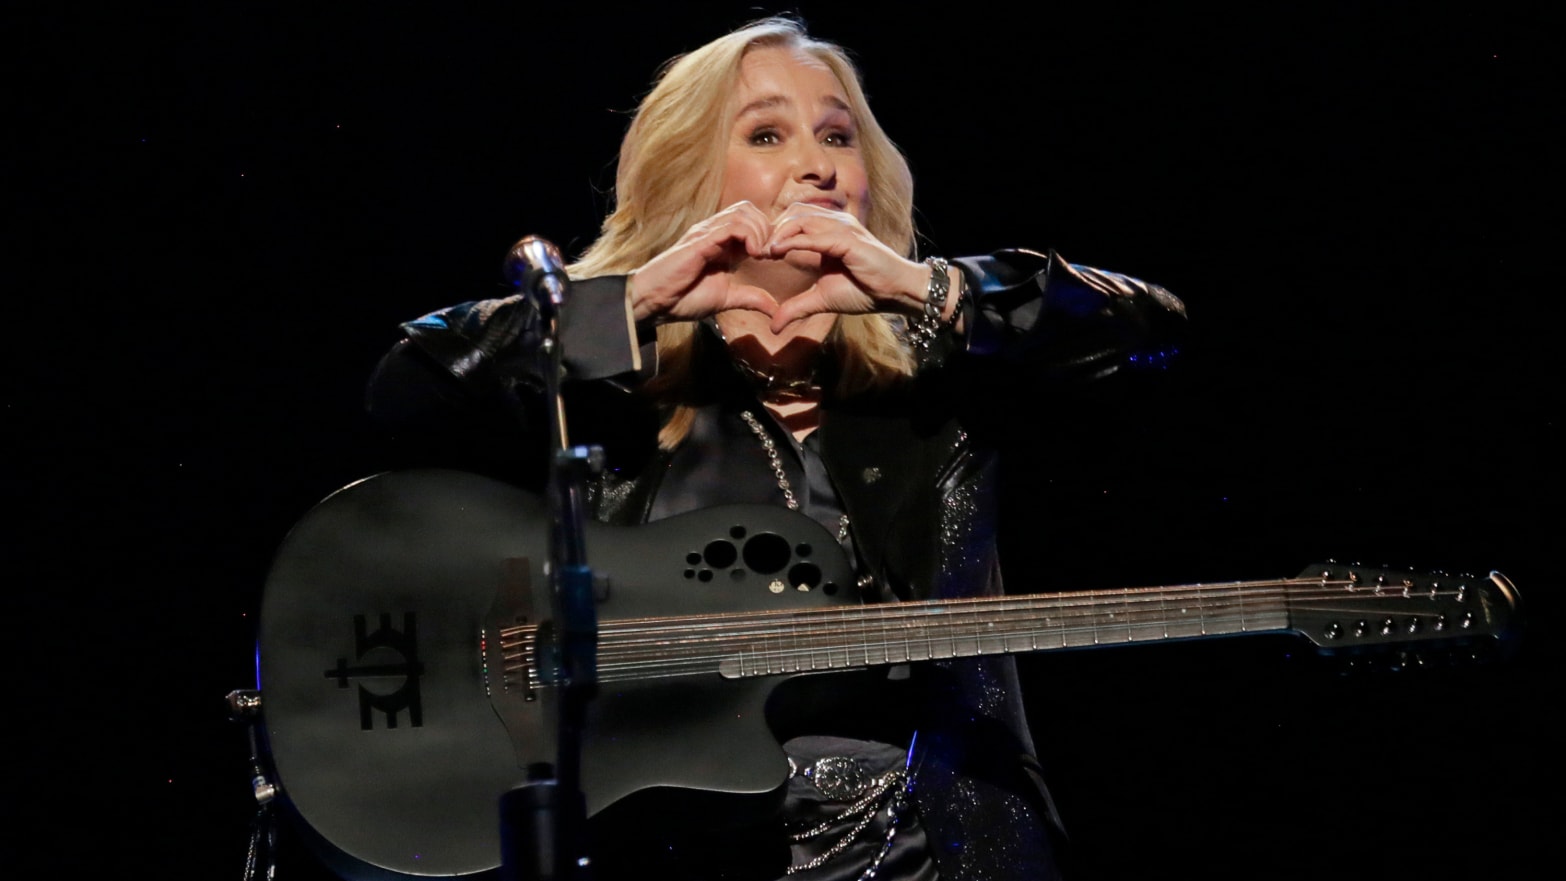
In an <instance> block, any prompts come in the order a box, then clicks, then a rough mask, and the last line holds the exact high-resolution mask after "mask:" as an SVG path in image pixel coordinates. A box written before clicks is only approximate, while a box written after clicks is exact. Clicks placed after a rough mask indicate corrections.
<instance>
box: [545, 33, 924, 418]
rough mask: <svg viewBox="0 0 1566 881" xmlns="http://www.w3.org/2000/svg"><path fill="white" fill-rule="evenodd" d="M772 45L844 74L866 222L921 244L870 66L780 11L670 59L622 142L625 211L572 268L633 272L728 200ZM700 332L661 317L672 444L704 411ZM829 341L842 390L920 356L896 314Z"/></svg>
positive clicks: (849, 323)
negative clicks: (695, 371) (726, 177)
mask: <svg viewBox="0 0 1566 881" xmlns="http://www.w3.org/2000/svg"><path fill="white" fill-rule="evenodd" d="M771 47H782V48H788V49H794V50H796V51H800V52H804V53H807V54H809V55H810V56H811V57H813V58H815V59H817V60H819V61H820V62H822V63H823V64H825V65H826V66H827V67H828V69H830V70H831V71H832V74H833V75H834V76H835V77H836V78H837V80H838V82H839V83H840V84H841V85H842V87H843V92H844V94H845V95H846V97H847V98H848V104H849V108H850V110H851V112H852V114H853V117H854V121H855V124H856V127H857V136H858V139H859V146H860V154H861V156H862V157H863V158H864V162H865V170H866V173H867V174H868V177H869V182H870V205H869V211H868V216H867V218H866V222H865V226H866V228H867V229H869V231H870V232H871V234H872V235H874V236H875V237H876V238H878V239H880V240H881V241H883V242H885V243H886V244H887V245H888V246H889V247H891V248H892V249H893V250H895V251H897V252H898V253H900V254H903V255H905V256H908V257H913V256H914V255H915V230H914V220H913V175H912V173H911V172H910V171H909V168H908V161H907V159H905V158H904V157H903V154H902V152H901V151H900V150H899V149H898V148H897V145H896V144H894V143H893V142H892V140H891V139H890V138H889V137H887V135H886V132H885V131H883V130H882V129H881V126H880V124H879V123H878V122H876V119H875V116H874V114H872V113H871V112H870V105H869V103H868V102H867V101H866V99H865V95H864V89H863V86H862V84H861V82H860V77H859V71H858V69H857V68H856V67H855V66H854V63H853V62H852V61H851V60H850V59H849V57H848V54H847V52H846V51H845V50H844V49H843V48H842V47H840V46H838V45H836V44H833V43H828V42H824V41H821V40H817V39H815V38H813V37H811V36H809V35H808V34H807V33H806V32H805V29H804V26H803V25H802V24H801V23H799V22H797V21H795V20H793V19H789V18H784V17H770V18H764V19H760V20H758V21H754V22H751V23H750V24H747V25H744V26H743V27H740V28H738V29H736V30H734V31H731V32H730V33H727V34H725V35H723V36H721V37H719V38H717V39H715V40H713V41H711V42H709V43H707V44H706V45H704V46H701V47H700V48H698V49H695V50H693V51H691V52H688V53H685V54H683V55H678V56H676V57H674V58H673V59H671V60H670V61H669V62H668V63H666V64H665V65H664V66H663V67H662V68H661V69H660V71H659V74H658V76H657V78H656V80H655V82H654V85H653V88H652V90H651V91H649V92H648V93H647V95H646V97H644V98H643V99H642V101H641V103H640V105H639V106H638V107H637V110H636V113H635V116H634V117H633V119H632V120H631V125H630V127H629V128H628V129H627V130H626V133H625V138H624V140H623V141H621V144H620V157H619V165H618V168H617V170H616V173H615V189H614V199H615V207H614V210H613V211H612V212H611V213H610V214H609V216H608V217H606V218H605V219H604V222H603V226H602V228H601V229H600V231H599V236H598V238H597V239H596V240H595V241H594V242H593V243H592V245H590V246H589V247H588V248H587V250H586V251H585V252H583V254H582V256H581V257H580V258H578V259H577V260H576V262H574V263H572V264H571V265H570V266H569V267H567V271H568V272H569V273H570V275H571V276H572V277H574V278H590V277H593V276H598V275H615V274H625V273H629V272H630V271H631V270H633V269H635V268H637V267H638V266H641V265H642V264H643V263H646V262H647V261H648V260H650V259H652V258H653V257H654V256H656V255H657V254H659V253H660V252H662V251H663V250H665V249H666V248H668V247H669V246H671V245H673V244H674V243H675V242H676V241H677V240H678V239H679V238H680V236H682V235H683V234H684V233H685V231H686V230H687V229H689V228H690V227H691V226H693V225H694V224H696V223H697V222H698V221H700V220H703V219H705V218H707V217H709V216H711V215H712V214H714V213H716V212H717V211H718V209H719V208H721V207H723V206H721V205H719V204H718V199H719V198H720V195H721V192H722V188H723V168H724V155H725V148H726V147H725V145H726V139H727V136H728V131H727V126H726V121H727V120H728V119H729V118H730V117H731V116H732V114H733V107H732V102H733V100H734V96H735V93H736V85H737V83H738V81H739V75H740V64H741V62H742V61H743V60H744V58H745V55H746V53H747V52H749V51H750V50H751V49H756V48H771ZM715 120H716V121H720V122H718V123H717V124H715V123H714V121H715ZM694 337H695V324H694V323H692V322H671V323H668V324H663V325H660V326H659V327H658V364H659V369H658V376H657V377H656V378H655V379H654V381H653V382H652V383H650V384H649V390H650V391H652V392H653V393H654V394H658V395H660V396H661V397H663V398H664V399H665V400H668V401H669V402H670V403H672V405H673V410H672V412H671V413H670V414H669V415H668V418H667V419H666V421H665V424H664V427H663V429H662V431H660V433H659V436H658V440H659V444H660V445H661V446H662V447H664V448H665V449H672V448H673V447H674V446H676V445H678V444H679V442H680V441H681V440H683V439H684V438H685V435H686V434H687V433H689V430H690V425H691V421H692V419H693V417H694V410H692V409H691V408H690V407H689V406H686V405H683V404H681V403H680V402H679V400H678V393H679V390H680V389H682V388H684V387H686V384H687V381H688V380H689V378H690V371H691V369H692V360H693V351H692V350H693V340H694ZM827 347H828V349H829V350H830V351H832V352H833V353H835V355H836V357H837V359H838V361H839V365H838V366H839V371H838V375H839V380H838V384H837V387H836V391H837V392H838V393H839V394H851V393H854V392H858V391H865V390H868V389H873V388H879V387H885V386H888V385H890V384H892V383H894V382H896V381H898V380H900V379H902V378H904V377H907V376H909V375H910V374H912V372H913V364H914V361H913V356H912V354H911V353H910V352H909V350H908V347H907V346H906V345H905V344H904V343H903V342H902V340H901V339H900V338H899V337H898V335H897V333H896V332H895V331H894V329H893V326H892V323H891V321H890V319H889V318H888V317H887V316H885V315H880V314H870V315H841V316H838V320H837V322H836V324H835V325H834V327H833V330H832V333H831V335H830V336H829V337H828V338H827Z"/></svg>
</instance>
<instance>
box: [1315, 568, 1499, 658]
mask: <svg viewBox="0 0 1566 881" xmlns="http://www.w3.org/2000/svg"><path fill="white" fill-rule="evenodd" d="M1518 601H1519V596H1518V593H1517V588H1516V587H1515V586H1514V585H1513V584H1512V582H1511V580H1510V579H1508V578H1507V577H1506V576H1505V575H1502V574H1501V573H1500V572H1494V571H1492V572H1490V573H1488V574H1487V575H1482V576H1480V575H1454V574H1446V573H1423V574H1422V573H1415V572H1403V571H1398V570H1392V569H1372V568H1368V567H1364V566H1354V565H1344V564H1340V563H1334V562H1329V563H1320V564H1316V565H1313V566H1309V567H1307V568H1306V569H1305V571H1304V572H1302V573H1300V575H1299V577H1298V578H1297V579H1295V580H1293V581H1291V582H1290V588H1289V599H1288V603H1289V624H1290V627H1291V628H1292V629H1293V630H1295V631H1296V632H1298V633H1300V634H1301V635H1303V636H1304V637H1305V638H1307V639H1309V640H1310V641H1311V642H1312V643H1314V644H1315V645H1316V646H1317V647H1318V648H1320V649H1321V650H1322V651H1323V652H1324V653H1337V652H1342V651H1349V652H1354V653H1359V652H1361V651H1364V650H1371V649H1383V650H1393V651H1398V652H1409V651H1421V650H1429V649H1437V648H1442V649H1445V648H1451V647H1478V648H1480V649H1482V650H1488V649H1489V648H1491V647H1493V646H1496V645H1500V644H1501V643H1504V642H1508V641H1509V640H1510V637H1512V636H1513V635H1514V626H1515V624H1516V620H1517V611H1518Z"/></svg>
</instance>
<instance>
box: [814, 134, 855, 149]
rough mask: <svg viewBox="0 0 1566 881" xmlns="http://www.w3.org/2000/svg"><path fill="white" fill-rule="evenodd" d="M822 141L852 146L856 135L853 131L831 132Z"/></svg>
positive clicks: (841, 145)
mask: <svg viewBox="0 0 1566 881" xmlns="http://www.w3.org/2000/svg"><path fill="white" fill-rule="evenodd" d="M822 141H824V142H825V143H827V144H830V145H831V146H833V147H852V146H853V145H854V136H853V133H851V132H831V133H830V134H828V135H827V136H826V137H825V138H822Z"/></svg>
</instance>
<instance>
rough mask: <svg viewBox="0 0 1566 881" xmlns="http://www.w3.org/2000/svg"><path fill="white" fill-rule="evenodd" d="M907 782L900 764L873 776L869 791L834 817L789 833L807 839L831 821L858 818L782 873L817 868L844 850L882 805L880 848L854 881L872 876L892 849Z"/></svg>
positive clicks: (827, 827)
mask: <svg viewBox="0 0 1566 881" xmlns="http://www.w3.org/2000/svg"><path fill="white" fill-rule="evenodd" d="M907 782H908V772H907V771H906V770H903V769H901V768H899V769H898V770H896V771H890V772H888V773H886V774H882V775H881V776H880V777H878V778H876V780H875V783H874V784H872V786H871V788H870V791H869V792H867V793H865V795H864V797H862V798H860V799H859V800H858V801H856V802H854V803H853V804H851V805H849V806H848V807H846V808H844V809H843V811H842V813H840V814H838V815H837V816H836V817H833V818H832V819H830V820H827V821H826V822H824V823H818V824H817V825H815V826H812V827H810V828H809V829H805V830H803V831H800V832H795V833H792V834H791V835H789V840H790V841H809V840H810V839H812V838H818V837H820V836H822V835H825V834H826V833H827V832H828V831H829V830H830V829H831V828H832V827H833V826H834V825H836V824H837V823H840V822H842V821H843V820H848V819H852V818H854V817H856V816H857V817H859V822H857V823H855V824H854V828H852V829H850V830H848V831H847V832H845V833H843V837H842V838H839V839H838V840H837V841H835V842H833V843H832V846H831V847H829V848H827V849H826V851H824V852H823V853H821V854H820V855H819V856H816V857H815V858H813V859H810V860H807V861H805V862H803V863H796V864H793V865H790V866H789V867H788V871H787V872H786V874H789V875H792V874H794V873H795V872H804V871H807V870H809V869H814V868H817V867H818V866H822V865H824V864H825V863H826V862H827V861H828V860H830V859H832V858H833V857H835V856H837V855H838V854H840V853H842V852H843V851H845V850H847V849H848V848H849V846H850V845H852V844H853V843H854V842H855V841H857V840H858V839H859V835H860V833H862V832H864V831H865V828H866V827H868V826H869V825H870V823H871V822H872V821H874V820H875V816H876V814H878V813H880V811H881V808H882V807H885V808H886V811H887V824H886V840H885V841H883V842H882V843H881V850H880V851H879V852H878V853H877V854H876V855H875V859H874V860H871V861H870V865H869V866H867V867H866V868H865V870H864V872H862V873H860V875H859V879H858V881H870V879H872V878H874V877H875V874H876V872H877V871H879V870H880V868H881V863H882V861H884V860H885V859H886V855H887V854H888V853H890V852H891V850H892V838H893V837H894V836H895V835H896V834H897V825H898V819H899V817H900V816H901V815H902V812H903V810H904V809H905V807H906V805H905V804H904V792H903V789H904V787H905V785H906V784H907ZM888 794H890V797H888Z"/></svg>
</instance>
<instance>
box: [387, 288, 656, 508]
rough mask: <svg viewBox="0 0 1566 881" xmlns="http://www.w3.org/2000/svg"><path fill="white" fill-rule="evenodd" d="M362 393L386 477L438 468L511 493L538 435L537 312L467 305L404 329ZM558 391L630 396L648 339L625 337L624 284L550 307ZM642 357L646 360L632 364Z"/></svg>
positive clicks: (519, 301) (518, 306)
mask: <svg viewBox="0 0 1566 881" xmlns="http://www.w3.org/2000/svg"><path fill="white" fill-rule="evenodd" d="M400 329H401V331H402V336H401V338H400V339H399V340H398V341H397V342H396V343H395V344H393V345H392V347H391V348H390V350H389V351H387V352H386V354H385V355H383V356H382V357H381V360H380V362H379V363H378V364H377V365H376V367H375V369H374V370H373V372H372V373H371V375H370V379H369V383H368V385H367V387H366V389H365V402H364V406H365V411H366V413H367V414H368V416H369V417H370V419H371V421H372V422H374V423H375V424H376V426H377V427H378V432H377V434H378V435H379V436H380V437H383V438H384V439H385V443H387V444H388V456H389V457H390V458H391V459H392V460H393V464H395V465H413V464H419V465H445V466H449V467H458V468H463V469H466V470H472V471H479V472H481V473H488V474H493V475H496V476H501V477H505V478H507V479H511V480H516V481H519V482H524V483H529V482H533V481H536V480H537V477H538V476H537V474H536V473H533V472H532V471H526V470H523V469H525V468H527V467H530V466H527V465H526V464H523V465H519V464H518V463H530V462H532V461H534V460H536V459H540V457H541V456H542V453H541V452H540V451H539V449H538V447H539V445H540V444H542V443H543V442H544V439H545V438H546V436H547V434H548V432H546V431H544V428H545V426H546V424H547V422H548V415H549V414H548V412H547V411H546V410H544V409H543V408H544V406H545V405H544V403H543V397H542V395H541V394H540V392H542V391H543V389H544V382H543V377H544V373H543V370H544V369H545V366H546V364H548V363H549V362H547V361H546V359H545V358H544V355H543V350H542V344H543V342H544V340H545V338H546V336H547V334H546V327H545V324H544V322H543V318H542V316H541V315H540V313H539V312H538V310H537V309H536V307H535V306H534V305H533V304H532V303H530V302H529V301H528V299H527V298H525V297H521V296H513V297H504V298H497V299H490V300H475V301H471V302H465V303H459V304H457V305H454V306H449V307H446V308H443V309H439V310H436V311H434V312H431V313H429V314H428V315H424V316H421V317H419V318H415V319H413V320H412V321H408V322H404V323H403V324H402V325H401V328H400ZM559 336H560V344H561V353H562V358H561V364H562V370H563V374H564V376H563V378H562V383H561V385H562V391H563V392H564V391H568V390H570V389H572V388H580V387H581V386H583V385H597V383H596V382H587V381H597V380H605V381H607V385H611V386H612V385H616V384H629V383H632V382H634V381H635V380H636V379H637V375H638V371H639V369H643V368H651V367H654V366H656V363H655V361H654V358H655V356H654V354H653V345H652V344H653V341H654V339H655V336H654V331H653V327H652V326H651V324H647V325H646V326H644V327H635V326H633V325H632V324H631V321H630V317H629V312H628V311H627V309H626V307H625V279H624V278H623V277H603V278H594V279H586V280H582V281H578V282H574V283H573V284H572V286H571V289H570V291H569V295H568V297H567V299H566V302H565V305H563V306H562V307H561V313H560V327H559ZM644 352H645V360H644V359H643V353H644Z"/></svg>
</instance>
